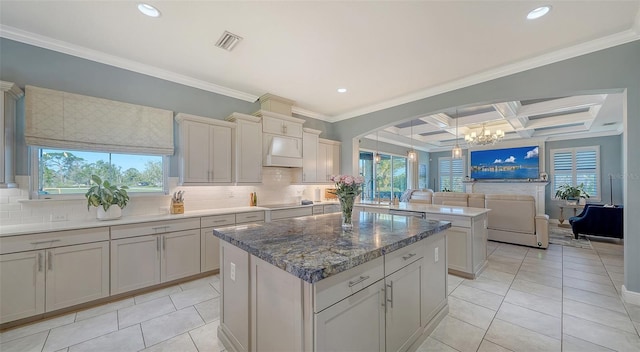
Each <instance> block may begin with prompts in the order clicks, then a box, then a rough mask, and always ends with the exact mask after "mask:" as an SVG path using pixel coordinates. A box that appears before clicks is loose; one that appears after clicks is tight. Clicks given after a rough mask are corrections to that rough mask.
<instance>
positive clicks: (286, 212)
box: [271, 207, 313, 220]
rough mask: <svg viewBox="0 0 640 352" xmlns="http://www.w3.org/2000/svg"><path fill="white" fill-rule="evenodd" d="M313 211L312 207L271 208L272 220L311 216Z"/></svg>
mask: <svg viewBox="0 0 640 352" xmlns="http://www.w3.org/2000/svg"><path fill="white" fill-rule="evenodd" d="M312 211H313V210H312V209H311V207H306V208H294V209H279V210H271V220H278V219H287V218H297V217H300V216H309V215H311V213H312Z"/></svg>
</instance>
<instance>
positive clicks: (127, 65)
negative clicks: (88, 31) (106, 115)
mask: <svg viewBox="0 0 640 352" xmlns="http://www.w3.org/2000/svg"><path fill="white" fill-rule="evenodd" d="M0 37H3V38H6V39H10V40H15V41H18V42H21V43H25V44H29V45H33V46H37V47H40V48H44V49H49V50H53V51H57V52H60V53H63V54H67V55H71V56H76V57H79V58H83V59H87V60H91V61H95V62H99V63H102V64H105V65H109V66H114V67H118V68H122V69H125V70H128V71H133V72H137V73H141V74H144V75H147V76H151V77H156V78H160V79H163V80H166V81H171V82H175V83H179V84H183V85H185V86H189V87H194V88H198V89H202V90H205V91H208V92H212V93H216V94H221V95H225V96H228V97H231V98H236V99H240V100H244V101H248V102H251V103H253V102H255V101H256V100H258V96H257V95H253V94H249V93H245V92H241V91H238V90H235V89H231V88H227V87H223V86H220V85H217V84H213V83H210V82H207V81H203V80H200V79H197V78H193V77H189V76H185V75H181V74H177V73H174V72H171V71H167V70H163V69H161V68H158V67H154V66H150V65H146V64H143V63H140V62H137V61H133V60H128V59H124V58H121V57H118V56H115V55H109V54H106V53H103V52H101V51H97V50H93V49H88V48H85V47H82V46H79V45H75V44H71V43H67V42H64V41H61V40H57V39H53V38H50V37H46V36H43V35H39V34H35V33H31V32H27V31H23V30H20V29H17V28H14V27H10V26H6V25H2V24H0Z"/></svg>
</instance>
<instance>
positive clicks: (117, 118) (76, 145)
mask: <svg viewBox="0 0 640 352" xmlns="http://www.w3.org/2000/svg"><path fill="white" fill-rule="evenodd" d="M25 91H26V94H25V95H26V98H25V99H26V100H25V119H26V129H25V139H26V142H27V144H28V145H30V146H38V147H48V148H58V149H69V150H87V151H98V152H112V153H131V154H148V155H173V148H174V146H173V112H172V111H168V110H162V109H156V108H151V107H147V106H141V105H134V104H128V103H122V102H117V101H113V100H107V99H101V98H94V97H89V96H84V95H79V94H72V93H66V92H61V91H56V90H51V89H44V88H38V87H33V86H26V87H25Z"/></svg>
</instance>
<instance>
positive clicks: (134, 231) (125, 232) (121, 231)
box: [111, 218, 200, 239]
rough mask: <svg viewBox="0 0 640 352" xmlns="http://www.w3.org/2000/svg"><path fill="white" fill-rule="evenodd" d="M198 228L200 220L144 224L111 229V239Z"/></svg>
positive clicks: (119, 226)
mask: <svg viewBox="0 0 640 352" xmlns="http://www.w3.org/2000/svg"><path fill="white" fill-rule="evenodd" d="M199 228H200V218H192V219H180V220H165V221H154V222H144V223H140V224H129V225H117V226H112V227H111V239H116V238H126V237H135V236H143V235H154V234H159V233H165V232H174V231H183V230H191V229H199Z"/></svg>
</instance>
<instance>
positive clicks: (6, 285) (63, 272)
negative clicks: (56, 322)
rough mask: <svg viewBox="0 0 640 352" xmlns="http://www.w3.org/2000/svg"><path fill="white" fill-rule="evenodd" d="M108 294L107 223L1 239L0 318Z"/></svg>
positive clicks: (18, 315)
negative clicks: (87, 227)
mask: <svg viewBox="0 0 640 352" xmlns="http://www.w3.org/2000/svg"><path fill="white" fill-rule="evenodd" d="M108 295H109V228H108V227H101V228H94V229H84V230H70V231H57V232H49V233H40V234H34V235H21V236H8V237H2V238H0V323H5V322H9V321H13V320H17V319H21V318H26V317H30V316H34V315H38V314H42V313H45V312H51V311H54V310H57V309H61V308H66V307H70V306H73V305H77V304H81V303H85V302H89V301H92V300H96V299H99V298H103V297H107V296H108Z"/></svg>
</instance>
